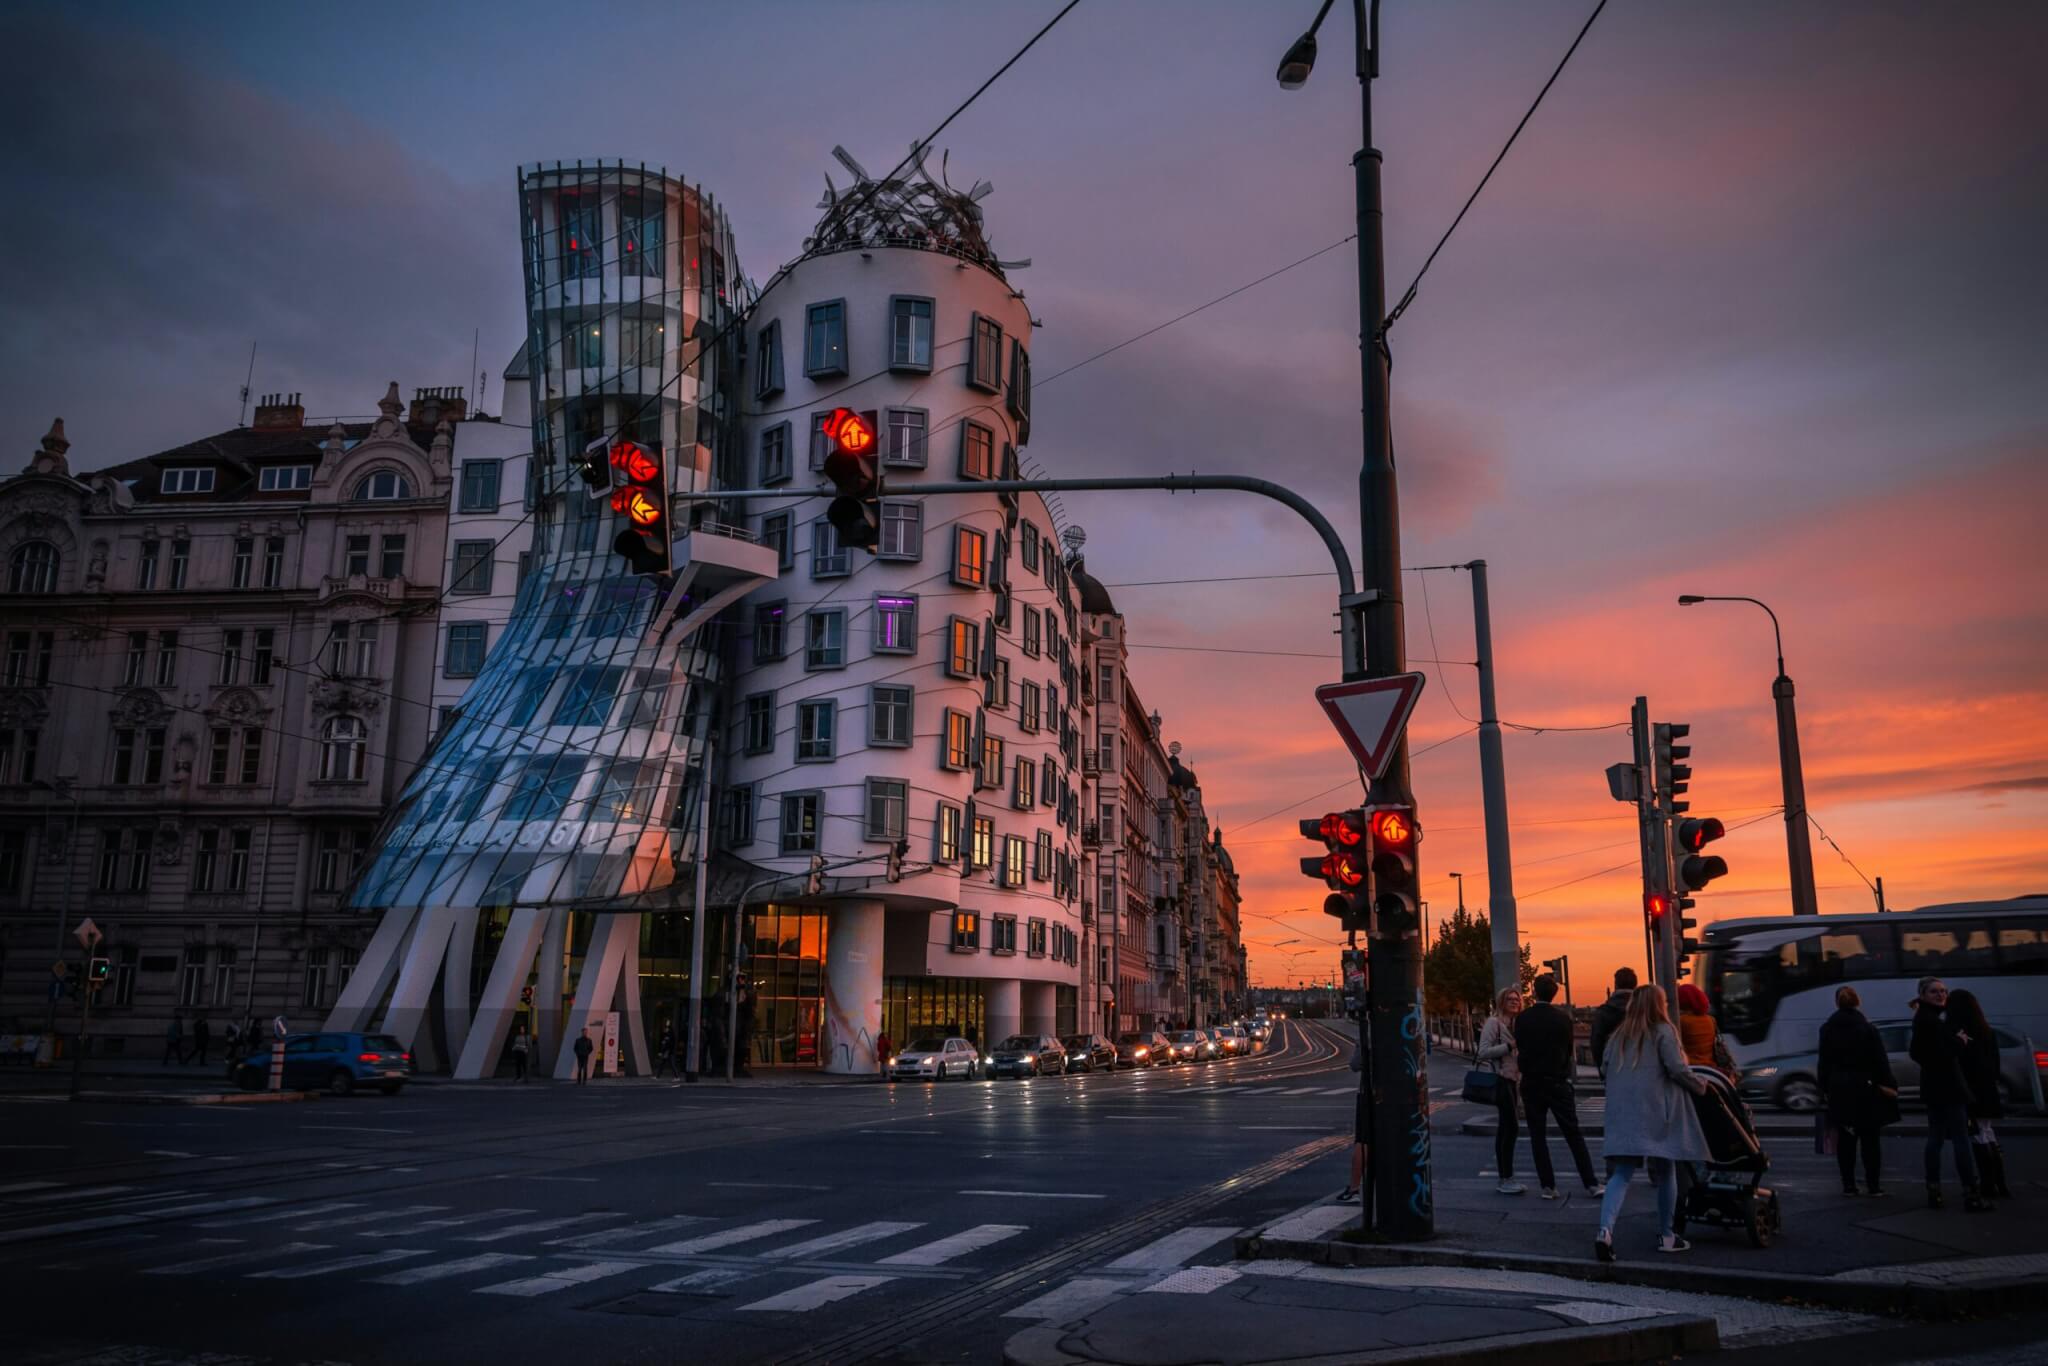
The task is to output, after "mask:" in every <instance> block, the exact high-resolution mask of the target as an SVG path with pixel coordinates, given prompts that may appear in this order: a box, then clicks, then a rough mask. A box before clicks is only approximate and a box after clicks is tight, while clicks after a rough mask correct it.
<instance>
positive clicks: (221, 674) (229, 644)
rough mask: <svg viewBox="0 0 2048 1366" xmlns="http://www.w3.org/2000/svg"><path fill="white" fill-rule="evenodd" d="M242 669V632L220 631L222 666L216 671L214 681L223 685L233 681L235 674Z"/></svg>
mask: <svg viewBox="0 0 2048 1366" xmlns="http://www.w3.org/2000/svg"><path fill="white" fill-rule="evenodd" d="M241 671H242V633H241V632H240V631H222V632H221V633H220V667H219V668H218V669H216V670H215V671H214V676H213V681H214V682H215V683H218V684H220V685H221V686H222V687H226V686H227V685H229V684H231V683H233V682H234V681H235V675H236V674H238V673H240V672H241Z"/></svg>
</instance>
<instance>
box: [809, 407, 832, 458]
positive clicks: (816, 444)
mask: <svg viewBox="0 0 2048 1366" xmlns="http://www.w3.org/2000/svg"><path fill="white" fill-rule="evenodd" d="M831 421H832V414H831V413H830V412H823V413H812V414H811V466H810V467H811V468H812V469H814V470H822V469H824V468H825V447H826V445H827V444H828V443H827V441H826V438H825V428H826V427H827V426H829V425H830V424H831Z"/></svg>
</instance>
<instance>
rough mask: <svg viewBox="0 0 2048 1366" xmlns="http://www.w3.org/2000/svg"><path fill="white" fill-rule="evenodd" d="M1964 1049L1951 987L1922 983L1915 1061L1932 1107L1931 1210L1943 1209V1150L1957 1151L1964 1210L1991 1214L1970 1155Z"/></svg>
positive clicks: (1916, 1011) (1924, 1097) (1929, 1142)
mask: <svg viewBox="0 0 2048 1366" xmlns="http://www.w3.org/2000/svg"><path fill="white" fill-rule="evenodd" d="M1965 1046H1966V1045H1965V1044H1964V1042H1963V1040H1962V1037H1961V1034H1959V1032H1958V1030H1957V1028H1956V1026H1955V1024H1954V1022H1953V1021H1951V1020H1950V1019H1949V1018H1948V986H1947V984H1946V983H1944V982H1943V981H1942V980H1941V979H1940V978H1939V977H1923V978H1921V979H1920V997H1919V999H1918V1000H1916V1001H1915V1002H1914V1003H1913V1043H1912V1050H1911V1051H1912V1054H1913V1061H1914V1062H1917V1063H1919V1064H1920V1100H1921V1102H1922V1103H1923V1104H1924V1105H1926V1107H1927V1149H1926V1154H1925V1159H1926V1165H1927V1173H1926V1175H1927V1205H1928V1208H1930V1209H1940V1208H1941V1145H1942V1144H1944V1143H1947V1144H1948V1145H1950V1146H1951V1147H1952V1148H1954V1149H1955V1155H1956V1176H1957V1178H1958V1179H1960V1180H1961V1181H1962V1183H1963V1208H1964V1209H1966V1210H1970V1211H1972V1212H1978V1211H1982V1210H1988V1209H1990V1208H1991V1204H1990V1202H1989V1201H1987V1200H1986V1199H1985V1198H1984V1197H1983V1195H1982V1194H1981V1193H1979V1191H1978V1189H1977V1159H1976V1155H1975V1154H1974V1153H1972V1152H1971V1151H1970V1084H1969V1082H1968V1081H1967V1080H1966V1079H1965V1078H1964V1076H1963V1050H1964V1048H1965Z"/></svg>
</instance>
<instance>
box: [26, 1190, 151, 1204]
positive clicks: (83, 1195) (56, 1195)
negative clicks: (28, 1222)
mask: <svg viewBox="0 0 2048 1366" xmlns="http://www.w3.org/2000/svg"><path fill="white" fill-rule="evenodd" d="M134 1189H135V1187H133V1186H77V1187H73V1188H71V1189H68V1190H59V1191H50V1192H48V1193H47V1194H44V1195H24V1196H22V1197H21V1198H19V1199H17V1200H11V1201H9V1202H8V1203H9V1204H14V1205H46V1204H48V1203H50V1202H51V1201H53V1200H84V1199H87V1198H89V1197H91V1196H95V1195H118V1194H120V1193H121V1192H122V1191H130V1190H134Z"/></svg>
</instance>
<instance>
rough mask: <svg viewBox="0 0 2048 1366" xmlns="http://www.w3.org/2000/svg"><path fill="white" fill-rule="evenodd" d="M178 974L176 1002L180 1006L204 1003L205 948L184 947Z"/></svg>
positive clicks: (201, 1004)
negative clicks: (183, 957)
mask: <svg viewBox="0 0 2048 1366" xmlns="http://www.w3.org/2000/svg"><path fill="white" fill-rule="evenodd" d="M178 976H179V981H178V1004H179V1005H181V1006H203V1005H205V1004H206V950H205V949H201V948H190V949H186V950H185V961H184V963H183V965H182V969H181V971H180V972H179V974H178Z"/></svg>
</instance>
